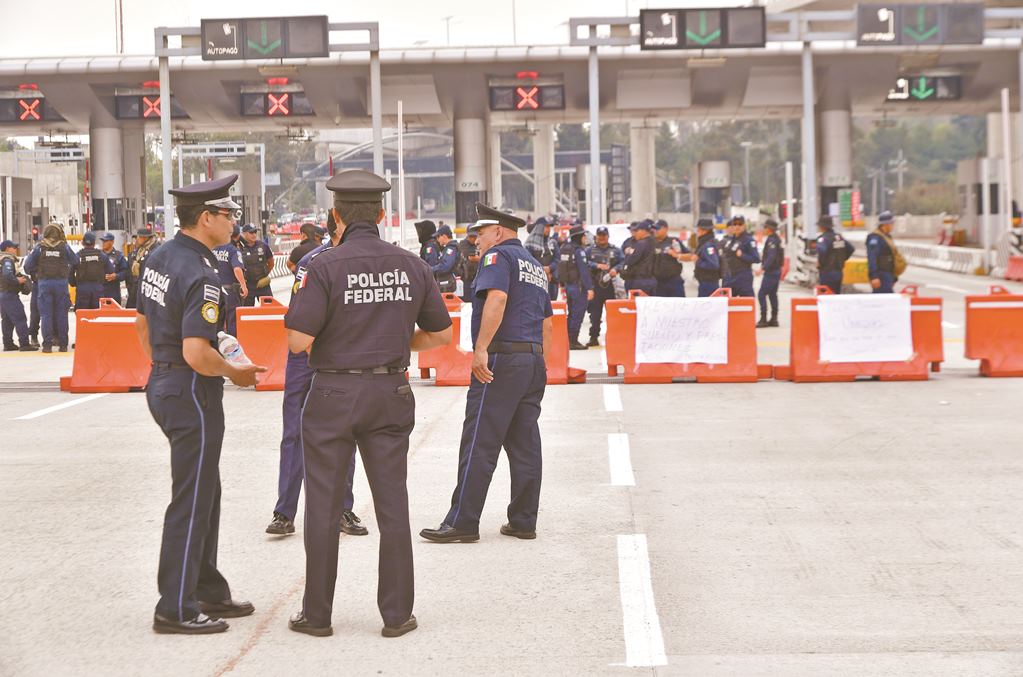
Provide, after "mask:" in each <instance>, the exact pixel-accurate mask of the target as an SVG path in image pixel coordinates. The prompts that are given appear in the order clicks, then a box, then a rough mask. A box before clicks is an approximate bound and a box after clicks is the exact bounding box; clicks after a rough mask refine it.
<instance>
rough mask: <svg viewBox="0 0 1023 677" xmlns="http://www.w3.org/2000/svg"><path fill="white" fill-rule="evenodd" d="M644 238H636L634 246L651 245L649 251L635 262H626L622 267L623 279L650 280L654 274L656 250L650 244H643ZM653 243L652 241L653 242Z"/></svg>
mask: <svg viewBox="0 0 1023 677" xmlns="http://www.w3.org/2000/svg"><path fill="white" fill-rule="evenodd" d="M646 239H649V238H646ZM643 242H644V241H643V240H635V241H634V244H633V246H634V247H649V250H648V253H647V255H646V256H644V257H643V258H642V260H640V261H637V262H635V263H633V264H625V266H623V267H622V279H623V280H649V279H650V278H652V277H653V276H654V251H653V247H650V245H645V244H643ZM651 244H652V243H651Z"/></svg>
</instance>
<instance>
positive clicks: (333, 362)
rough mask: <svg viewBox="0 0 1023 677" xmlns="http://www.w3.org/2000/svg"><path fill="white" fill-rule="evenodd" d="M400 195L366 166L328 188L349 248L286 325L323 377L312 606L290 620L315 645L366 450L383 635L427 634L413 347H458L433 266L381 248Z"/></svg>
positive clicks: (312, 512)
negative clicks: (419, 553)
mask: <svg viewBox="0 0 1023 677" xmlns="http://www.w3.org/2000/svg"><path fill="white" fill-rule="evenodd" d="M390 188H391V184H390V183H388V182H387V181H385V180H384V179H382V178H381V177H379V176H377V175H375V174H373V173H371V172H367V171H364V170H361V169H349V170H345V171H342V172H339V173H338V174H337V175H336V176H334V177H333V178H331V179H330V180H329V181H328V182H327V189H328V190H331V191H333V192H334V219H335V221H336V222H337V228H338V230H339V231H341V241H340V244H339V245H338V246H337V247H334V248H332V249H330V250H329V251H325V252H323V253H322V254H320V255H319V256H317V257H316V258H315V259H313V260H312V261H311V262H310V263H309V268H308V270H307V271H306V272H305V275H304V276H303V278H302V282H301V285H300V287H301V289H300V291H299V293H298V294H297V295H296V297H295V298H294V299H293V300H292V303H291V307H290V308H289V309H288V314H287V316H286V317H285V321H284V322H285V326H286V327H287V328H288V345H289V347H290V348H291V350H292V352H302V351H305V350H309V349H310V348H311V352H310V353H309V366H310V367H312V368H313V369H314V370H315V372H316V373H315V375H314V376H313V382H312V385H311V386H310V389H309V397H308V399H307V400H306V403H305V405H304V407H303V413H302V444H303V451H304V461H305V490H306V501H305V506H306V507H305V550H306V576H305V598H304V601H303V608H302V611H300V612H299V613H297V614H295V615H294V616H292V618H291V620H290V621H289V623H288V627H289V628H291V629H292V630H294V631H295V632H303V633H306V634H310V635H315V636H326V635H330V634H332V630H331V626H330V616H331V608H332V606H333V601H334V584H335V581H336V580H337V556H338V534H339V530H340V520H341V513H342V501H341V496H342V493H341V486H342V485H343V483H344V482H345V479H346V475H347V469H348V467H349V465H350V463H351V458H352V455H353V454H354V453H355V448H356V445H358V447H359V450H360V453H361V454H362V460H363V463H364V464H365V469H366V477H367V478H368V479H369V485H370V488H371V489H372V491H373V502H374V505H375V507H376V516H377V527H378V528H379V529H380V565H379V582H378V586H379V587H378V591H377V604H378V606H379V608H380V614H381V616H382V617H383V619H384V628H383V631H382V634H383V635H384V636H385V637H398V636H401V635H403V634H405V633H406V632H409V631H411V630H414V629H415V628H416V619H415V616H413V615H412V603H413V587H414V574H413V570H412V538H411V532H410V528H409V521H408V519H409V518H408V493H407V490H406V486H405V482H406V472H407V455H408V446H409V434H410V433H411V432H412V429H413V427H414V426H415V400H414V399H413V396H412V390H411V387H410V386H409V384H408V381H407V379H406V372H407V370H408V365H409V353H410V350H416V351H419V350H429V349H431V348H435V347H438V346H441V345H446V344H447V343H448V342H449V341H450V340H451V318H450V317H449V316H448V310H447V307H446V306H445V305H444V301H443V298H442V297H441V295H440V292H439V291H438V289H437V285H436V283H435V282H434V280H433V275H432V274H431V273H430V269H429V268H428V267H427V266H425V265H423V262H422V261H420V260H419V259H418V258H417V257H416V256H415V254H412V253H409V252H406V251H405V250H404V249H402V248H400V247H397V246H395V245H392V244H389V243H387V242H384V241H383V240H381V239H380V236H379V232H378V230H377V225H376V224H377V223H379V222H380V221H381V220H382V219H383V218H384V210H383V207H382V205H381V194H382V193H384V192H385V191H387V190H390ZM416 324H418V325H419V327H420V329H419V330H415V329H414V326H415V325H416Z"/></svg>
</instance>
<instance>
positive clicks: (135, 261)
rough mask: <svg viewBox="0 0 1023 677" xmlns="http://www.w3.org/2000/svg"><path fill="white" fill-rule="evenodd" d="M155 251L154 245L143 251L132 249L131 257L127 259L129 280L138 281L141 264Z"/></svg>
mask: <svg viewBox="0 0 1023 677" xmlns="http://www.w3.org/2000/svg"><path fill="white" fill-rule="evenodd" d="M154 249H156V245H153V246H151V247H146V248H145V249H134V250H132V252H131V257H130V258H129V259H128V277H129V279H131V280H133V281H134V280H138V277H139V275H140V274H141V271H142V264H143V263H145V262H146V257H148V256H149V255H150V254H152V253H153V250H154Z"/></svg>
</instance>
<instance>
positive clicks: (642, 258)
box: [622, 221, 657, 296]
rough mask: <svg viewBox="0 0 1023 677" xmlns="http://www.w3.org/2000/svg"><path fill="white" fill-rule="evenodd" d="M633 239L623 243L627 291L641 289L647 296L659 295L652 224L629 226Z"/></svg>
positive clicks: (624, 278) (623, 272) (637, 223)
mask: <svg viewBox="0 0 1023 677" xmlns="http://www.w3.org/2000/svg"><path fill="white" fill-rule="evenodd" d="M629 231H631V232H632V237H630V238H629V239H628V240H626V241H625V242H624V243H622V253H623V254H625V261H624V264H623V265H622V279H623V280H625V291H632V290H633V289H639V290H641V291H643V292H644V293H646V295H647V296H654V295H655V294H656V293H657V279H656V278H655V277H654V242H653V239H652V238H651V235H650V223H649V222H648V221H638V222H636V223H633V224H631V225H630V226H629Z"/></svg>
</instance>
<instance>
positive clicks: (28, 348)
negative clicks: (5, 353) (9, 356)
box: [18, 343, 39, 353]
mask: <svg viewBox="0 0 1023 677" xmlns="http://www.w3.org/2000/svg"><path fill="white" fill-rule="evenodd" d="M18 350H20V351H21V352H23V353H31V352H34V351H36V350H39V346H34V345H32V344H31V343H26V344H25V345H23V346H21V347H20V348H18Z"/></svg>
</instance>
